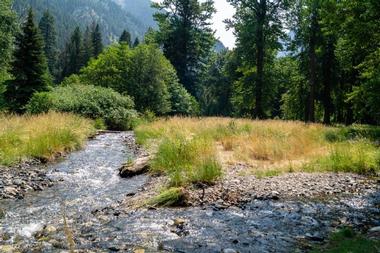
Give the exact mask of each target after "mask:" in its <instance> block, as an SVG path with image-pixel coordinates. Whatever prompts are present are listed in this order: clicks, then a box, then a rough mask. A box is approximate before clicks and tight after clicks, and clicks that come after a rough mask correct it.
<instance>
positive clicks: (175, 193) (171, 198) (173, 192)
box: [148, 187, 184, 206]
mask: <svg viewBox="0 0 380 253" xmlns="http://www.w3.org/2000/svg"><path fill="white" fill-rule="evenodd" d="M183 201H184V195H183V189H182V188H176V187H171V188H169V189H166V190H163V191H162V192H161V193H160V194H159V195H157V196H156V197H154V198H152V199H150V200H149V201H148V205H149V206H176V205H181V204H183Z"/></svg>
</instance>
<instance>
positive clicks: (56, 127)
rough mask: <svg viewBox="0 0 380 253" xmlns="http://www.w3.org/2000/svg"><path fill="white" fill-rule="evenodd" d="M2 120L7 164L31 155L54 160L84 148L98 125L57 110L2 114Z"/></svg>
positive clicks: (1, 154)
mask: <svg viewBox="0 0 380 253" xmlns="http://www.w3.org/2000/svg"><path fill="white" fill-rule="evenodd" d="M0 122H1V124H0V164H1V165H5V166H9V165H13V164H15V163H18V162H20V161H22V160H26V159H30V158H39V159H43V160H52V159H54V157H55V156H56V155H57V154H60V153H65V152H69V151H72V150H76V149H78V148H80V147H81V146H82V144H83V143H84V141H85V140H86V139H87V137H88V136H89V135H91V134H93V133H94V129H95V128H94V126H93V122H92V121H90V120H87V119H84V118H81V117H79V116H75V115H72V114H65V113H55V112H51V113H48V114H41V115H37V116H27V115H25V116H15V115H0Z"/></svg>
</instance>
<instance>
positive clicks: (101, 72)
mask: <svg viewBox="0 0 380 253" xmlns="http://www.w3.org/2000/svg"><path fill="white" fill-rule="evenodd" d="M80 79H81V80H82V81H84V82H87V83H91V84H94V85H96V86H103V87H110V88H113V89H114V90H116V91H118V92H120V93H121V94H128V95H130V96H131V97H132V98H133V100H134V101H135V104H136V109H137V110H138V111H139V112H145V111H147V110H149V111H152V112H154V113H155V114H156V115H167V114H182V115H190V114H195V113H197V112H198V111H199V109H198V105H197V102H196V101H195V99H194V98H193V97H192V96H191V95H190V94H189V93H188V92H187V91H186V90H185V88H184V87H183V86H182V85H181V84H179V82H178V78H177V74H176V71H175V69H174V67H173V66H172V65H171V63H170V62H169V60H167V59H166V58H165V56H164V55H163V54H162V52H161V50H160V49H159V48H157V47H156V46H154V45H144V44H141V45H139V46H137V47H135V48H133V49H131V48H129V47H128V45H126V44H121V45H114V46H111V47H109V48H108V49H107V50H106V51H104V52H103V53H102V54H100V55H99V56H98V58H97V59H94V60H92V61H91V62H90V63H89V65H88V66H87V67H86V68H84V69H83V70H82V72H81V75H80Z"/></svg>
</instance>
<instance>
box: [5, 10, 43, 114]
mask: <svg viewBox="0 0 380 253" xmlns="http://www.w3.org/2000/svg"><path fill="white" fill-rule="evenodd" d="M33 19H34V14H33V11H32V9H30V10H29V14H28V17H27V20H26V22H25V23H24V25H23V27H22V33H21V34H20V35H18V36H17V38H16V51H15V53H14V62H13V64H12V70H11V73H12V75H13V76H14V80H10V81H8V82H7V90H6V92H5V96H6V98H7V100H8V104H9V107H10V109H11V110H13V111H15V112H22V111H24V108H23V107H24V106H25V105H26V103H27V102H28V101H29V99H30V97H31V96H32V95H33V93H34V92H39V91H46V90H48V89H49V85H50V79H49V74H48V66H47V62H46V57H45V53H44V50H43V47H44V43H43V38H42V36H41V34H40V32H39V29H38V27H37V26H36V25H35V23H34V20H33Z"/></svg>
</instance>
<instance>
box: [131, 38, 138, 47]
mask: <svg viewBox="0 0 380 253" xmlns="http://www.w3.org/2000/svg"><path fill="white" fill-rule="evenodd" d="M138 45H140V40H139V38H138V37H136V39H135V41H134V42H133V47H137V46H138Z"/></svg>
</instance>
